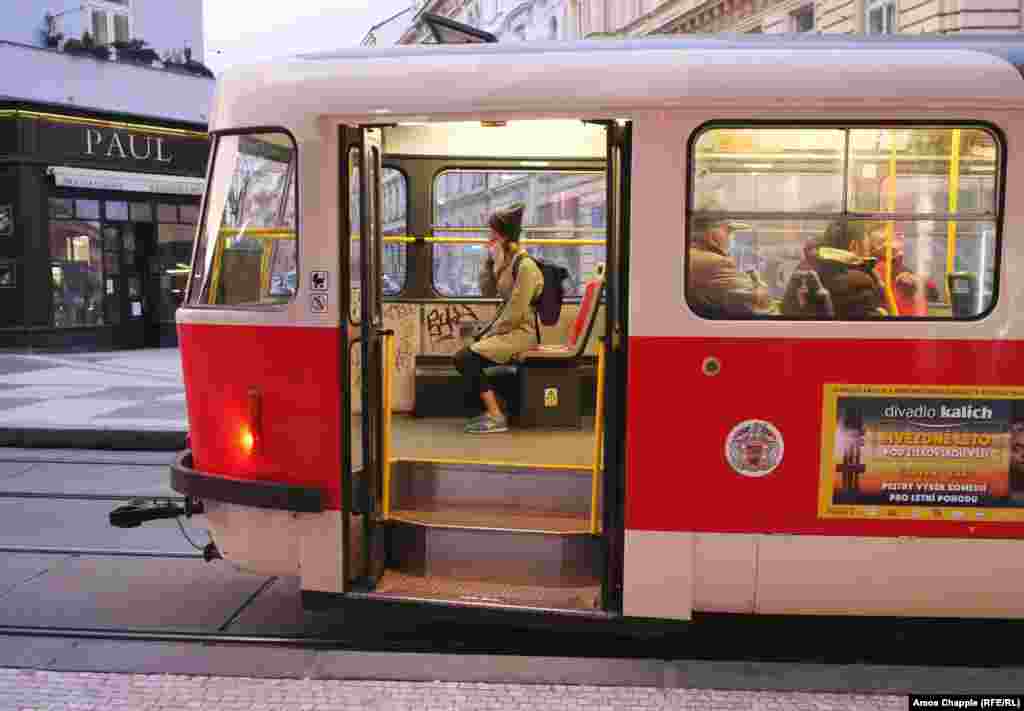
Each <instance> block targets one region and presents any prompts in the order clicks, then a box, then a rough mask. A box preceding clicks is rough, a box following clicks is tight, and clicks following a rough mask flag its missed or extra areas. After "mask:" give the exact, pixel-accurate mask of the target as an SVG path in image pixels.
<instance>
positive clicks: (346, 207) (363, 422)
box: [338, 126, 389, 592]
mask: <svg viewBox="0 0 1024 711" xmlns="http://www.w3.org/2000/svg"><path fill="white" fill-rule="evenodd" d="M339 130H340V136H339V139H340V140H339V145H340V146H342V156H341V161H340V162H341V168H342V176H341V178H342V179H341V181H340V185H341V190H339V199H340V200H341V204H340V205H339V207H340V213H341V223H342V224H341V227H342V231H341V233H340V237H341V240H340V247H341V248H340V249H339V256H340V261H341V263H340V264H339V270H338V272H339V274H341V275H343V277H344V275H348V282H349V284H348V287H349V288H347V289H345V288H342V299H343V303H344V300H345V298H346V296H347V297H348V299H347V300H348V304H347V306H348V308H347V314H348V323H347V328H342V334H341V338H342V339H343V341H344V348H343V349H342V352H347V354H348V357H347V359H343V363H342V364H341V368H342V373H341V382H342V383H343V384H345V383H347V384H350V386H351V387H343V391H344V395H343V398H342V400H343V403H342V408H343V412H344V413H346V417H345V418H344V421H343V426H342V433H343V434H342V437H343V442H342V469H343V472H345V473H348V472H351V476H348V475H343V481H342V501H343V513H344V516H345V519H346V525H345V526H344V531H345V533H344V544H343V545H344V550H345V555H344V561H343V564H342V569H343V571H344V578H345V591H346V592H349V591H354V590H355V591H358V590H372V589H373V588H374V586H375V583H376V581H377V579H378V578H379V577H380V575H381V573H382V572H383V568H384V556H385V546H384V544H385V540H384V537H383V536H382V535H381V532H380V531H378V522H379V520H380V517H379V512H380V509H381V503H382V502H381V490H380V483H381V480H382V478H383V472H382V467H383V463H384V462H385V461H386V459H385V458H386V453H385V452H384V442H385V438H384V436H383V425H384V423H383V421H382V420H383V418H384V416H385V408H384V398H383V394H384V393H383V388H384V386H385V383H384V382H383V381H384V373H385V369H384V367H383V363H384V358H385V348H386V345H387V343H386V341H387V337H388V335H389V334H387V333H386V332H385V331H384V328H383V326H384V318H383V307H382V299H383V294H382V289H381V283H380V282H381V269H380V260H381V254H382V242H381V220H380V214H379V211H378V209H377V208H378V204H379V201H380V190H381V185H380V172H381V150H382V146H381V132H380V129H372V128H365V129H364V128H351V127H345V126H342V127H341V128H340V129H339ZM346 227H347V229H345V228H346ZM342 283H343V285H344V282H342Z"/></svg>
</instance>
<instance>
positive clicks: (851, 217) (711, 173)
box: [687, 126, 1000, 320]
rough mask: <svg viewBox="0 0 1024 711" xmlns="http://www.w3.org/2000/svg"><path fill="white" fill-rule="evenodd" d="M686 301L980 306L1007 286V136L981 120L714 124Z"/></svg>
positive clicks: (700, 180)
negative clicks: (1003, 188) (1001, 194)
mask: <svg viewBox="0 0 1024 711" xmlns="http://www.w3.org/2000/svg"><path fill="white" fill-rule="evenodd" d="M693 146H694V149H693V151H692V154H691V156H690V160H691V169H692V175H693V176H694V178H693V188H692V193H691V195H690V205H691V211H690V218H691V219H690V223H689V230H688V239H689V244H688V258H687V301H688V303H689V304H690V306H691V307H692V308H693V309H694V311H696V312H697V313H698V314H700V315H702V316H704V317H706V318H727V319H729V318H757V317H767V318H773V317H774V318H779V319H794V318H800V319H808V318H809V319H837V320H860V319H869V318H870V319H875V318H880V319H885V318H888V319H892V318H900V319H903V318H931V319H963V318H974V317H977V316H979V315H981V314H983V313H985V312H986V311H987V310H988V309H989V308H991V306H992V303H993V301H994V299H995V289H996V283H995V282H996V274H997V271H996V269H997V265H996V255H997V253H998V251H997V249H996V243H995V242H996V226H997V224H998V216H997V203H996V194H997V185H998V179H999V178H998V176H999V175H1000V165H999V162H998V155H999V150H998V149H999V146H998V143H997V139H996V137H995V136H994V135H993V134H992V133H990V132H988V131H986V130H984V129H981V128H978V127H962V128H956V127H876V128H864V127H856V128H844V127H830V128H817V127H815V128H795V127H794V128H788V127H778V126H772V127H765V128H757V127H745V128H710V129H707V130H705V131H703V132H702V133H701V134H700V135H699V136H698V137H697V139H696V140H695V141H694V143H693Z"/></svg>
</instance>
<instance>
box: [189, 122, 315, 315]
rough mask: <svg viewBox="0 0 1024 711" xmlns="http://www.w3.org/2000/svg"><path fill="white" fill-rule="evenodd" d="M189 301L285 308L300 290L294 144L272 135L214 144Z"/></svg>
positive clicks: (233, 138)
mask: <svg viewBox="0 0 1024 711" xmlns="http://www.w3.org/2000/svg"><path fill="white" fill-rule="evenodd" d="M215 151H216V154H215V156H214V174H213V175H212V177H211V182H210V187H209V192H208V197H207V201H206V214H205V215H204V217H203V224H202V227H201V228H200V236H199V239H198V241H197V244H196V258H195V270H196V271H195V273H194V274H193V278H192V284H193V289H194V291H193V295H192V302H193V303H197V304H223V305H227V306H240V307H241V306H260V305H272V304H283V303H287V302H288V301H290V300H291V299H292V298H293V296H294V295H295V291H296V289H297V285H298V249H297V243H298V230H297V227H298V225H297V221H296V215H295V204H296V200H295V192H296V177H295V176H296V156H297V151H296V148H295V144H294V143H293V142H292V139H291V137H290V136H288V134H285V133H278V132H268V133H255V134H245V135H231V136H222V137H220V138H218V139H217V144H216V148H215Z"/></svg>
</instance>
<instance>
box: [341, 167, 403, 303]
mask: <svg viewBox="0 0 1024 711" xmlns="http://www.w3.org/2000/svg"><path fill="white" fill-rule="evenodd" d="M358 156H359V154H358V151H357V152H355V160H358ZM381 174H382V181H381V198H382V201H383V206H382V212H381V224H382V225H383V234H384V250H383V255H384V274H383V282H384V283H383V284H382V290H383V292H384V296H396V295H397V294H399V293H400V292H401V291H402V289H404V288H405V277H406V266H405V265H406V244H405V243H404V242H401V241H398V240H399V239H402V238H405V237H407V236H408V234H407V232H408V224H409V218H408V214H409V199H408V195H409V191H408V183H407V182H406V178H405V174H404V173H402V172H401V171H399V170H395V169H394V168H384V169H383V170H382V171H381ZM349 219H350V220H351V224H352V229H353V234H354V235H355V234H358V231H359V168H358V164H356V167H354V168H353V169H352V173H351V176H350V180H349ZM349 259H350V265H351V271H350V274H351V285H352V288H357V287H358V286H359V243H358V242H357V241H355V240H353V242H352V251H351V253H350V255H349Z"/></svg>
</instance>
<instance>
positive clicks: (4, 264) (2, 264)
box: [0, 260, 18, 289]
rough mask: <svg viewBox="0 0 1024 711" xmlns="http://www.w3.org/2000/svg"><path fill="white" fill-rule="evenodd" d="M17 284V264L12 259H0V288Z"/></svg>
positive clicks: (7, 287) (9, 287) (10, 287)
mask: <svg viewBox="0 0 1024 711" xmlns="http://www.w3.org/2000/svg"><path fill="white" fill-rule="evenodd" d="M16 286H18V265H17V263H16V262H12V261H6V260H5V261H0V289H13V288H15V287H16Z"/></svg>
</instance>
